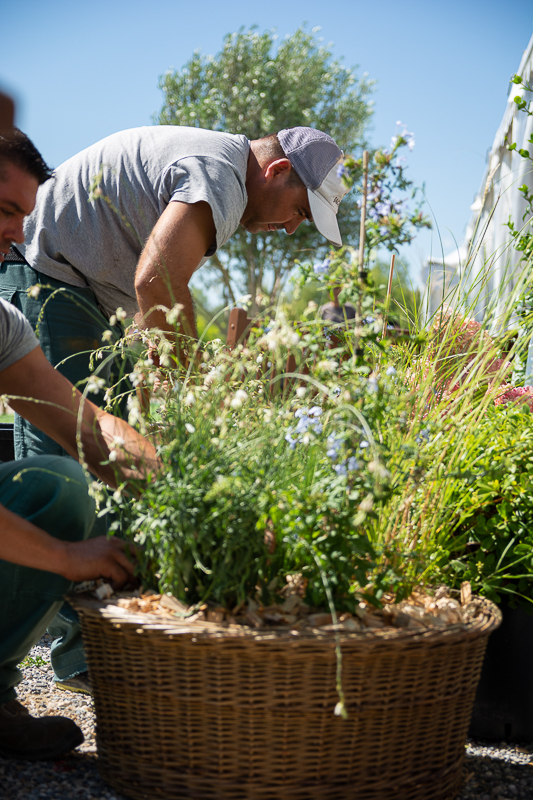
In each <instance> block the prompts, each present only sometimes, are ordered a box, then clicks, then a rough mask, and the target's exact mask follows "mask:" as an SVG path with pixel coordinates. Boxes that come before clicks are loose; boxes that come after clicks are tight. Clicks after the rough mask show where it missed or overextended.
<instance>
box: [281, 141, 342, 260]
mask: <svg viewBox="0 0 533 800" xmlns="http://www.w3.org/2000/svg"><path fill="white" fill-rule="evenodd" d="M278 139H279V143H280V145H281V147H282V148H283V152H284V153H285V155H286V156H287V158H288V159H289V161H290V162H291V164H292V166H293V167H294V169H295V170H296V173H297V174H298V176H299V177H300V178H301V180H302V181H303V182H304V184H305V185H306V186H307V194H308V196H309V206H310V208H311V214H312V215H313V220H314V223H315V225H316V226H317V228H318V230H319V231H320V233H321V234H322V236H324V237H325V238H326V239H327V240H328V241H330V242H331V243H332V244H334V245H335V247H340V246H341V245H342V239H341V234H340V231H339V225H338V222H337V211H338V210H339V204H340V202H341V200H342V198H343V197H344V195H345V194H346V192H347V191H348V189H347V187H346V186H345V185H344V183H343V181H342V177H341V176H340V175H339V174H338V172H339V166H340V164H341V163H342V160H343V158H344V153H343V152H342V150H341V149H340V147H339V146H338V145H337V143H336V142H335V140H334V139H332V138H331V136H328V134H327V133H322V131H317V130H316V129H315V128H303V127H299V128H284V129H283V130H282V131H279V133H278Z"/></svg>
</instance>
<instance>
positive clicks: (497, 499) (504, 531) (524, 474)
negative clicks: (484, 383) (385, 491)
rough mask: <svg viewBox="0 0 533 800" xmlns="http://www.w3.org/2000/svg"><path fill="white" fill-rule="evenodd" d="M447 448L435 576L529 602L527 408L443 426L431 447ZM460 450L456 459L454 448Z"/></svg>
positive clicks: (532, 506)
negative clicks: (447, 517)
mask: <svg viewBox="0 0 533 800" xmlns="http://www.w3.org/2000/svg"><path fill="white" fill-rule="evenodd" d="M444 445H445V446H446V448H447V457H446V458H445V459H444V461H443V469H444V470H445V471H446V472H447V474H448V480H449V484H450V487H449V488H450V490H449V491H448V493H447V497H446V500H447V503H449V505H450V507H451V508H453V522H452V526H451V528H450V531H449V536H448V537H447V538H446V539H444V540H443V543H442V544H443V553H444V552H446V555H447V557H446V559H444V560H442V558H441V564H440V570H441V577H442V578H443V579H444V580H445V582H446V583H448V584H449V585H452V586H455V587H456V588H459V586H460V583H461V581H464V580H467V581H470V583H471V584H472V589H473V590H474V591H475V592H478V593H481V594H484V595H485V596H487V597H489V598H490V599H492V600H495V601H497V602H498V601H499V599H500V596H501V595H502V594H510V595H511V596H513V595H515V594H519V595H522V596H524V597H527V598H529V600H530V601H533V587H532V584H531V580H532V577H533V502H532V497H533V426H532V425H531V412H530V410H529V406H527V405H523V406H518V407H516V406H513V405H509V406H496V407H492V408H491V407H489V408H488V409H487V413H486V414H485V415H484V416H483V417H482V418H480V419H479V420H478V421H477V423H476V425H475V426H473V425H468V424H467V423H466V420H465V421H462V424H458V425H456V426H453V427H451V428H449V429H448V431H447V433H446V437H445V439H444V440H443V439H440V441H438V443H437V442H435V443H434V444H433V445H432V447H433V449H434V448H435V447H438V448H442V447H443V446H444ZM458 451H460V452H461V460H460V462H458V460H457V453H458Z"/></svg>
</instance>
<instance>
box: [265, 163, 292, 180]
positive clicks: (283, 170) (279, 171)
mask: <svg viewBox="0 0 533 800" xmlns="http://www.w3.org/2000/svg"><path fill="white" fill-rule="evenodd" d="M290 171H291V162H290V161H289V159H288V158H277V159H276V160H275V161H271V162H270V164H268V165H267V166H266V167H265V180H266V181H271V180H274V179H275V178H278V177H281V176H285V177H288V176H289V173H290Z"/></svg>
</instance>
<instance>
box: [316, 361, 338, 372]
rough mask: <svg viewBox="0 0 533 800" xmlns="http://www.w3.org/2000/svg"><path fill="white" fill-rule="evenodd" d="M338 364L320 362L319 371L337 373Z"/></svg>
mask: <svg viewBox="0 0 533 800" xmlns="http://www.w3.org/2000/svg"><path fill="white" fill-rule="evenodd" d="M338 366H339V365H338V363H337V362H336V361H331V360H329V359H324V360H323V361H319V363H318V364H317V368H318V369H319V370H323V371H324V372H335V370H336V369H337V367H338Z"/></svg>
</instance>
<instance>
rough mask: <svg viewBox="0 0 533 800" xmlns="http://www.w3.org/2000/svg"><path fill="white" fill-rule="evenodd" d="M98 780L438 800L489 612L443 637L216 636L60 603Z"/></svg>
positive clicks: (195, 791)
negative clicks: (93, 727)
mask: <svg viewBox="0 0 533 800" xmlns="http://www.w3.org/2000/svg"><path fill="white" fill-rule="evenodd" d="M71 602H72V603H73V605H74V606H75V607H76V608H77V610H78V611H79V612H80V617H81V622H82V631H83V637H84V641H85V646H86V651H87V659H88V665H89V673H90V677H91V680H92V683H93V692H94V702H95V709H96V719H97V746H98V756H99V759H98V760H99V768H100V772H101V775H102V777H103V778H104V779H105V780H106V781H108V782H109V783H110V784H111V785H112V786H113V787H115V788H116V789H118V790H119V791H121V792H123V793H124V794H125V795H127V796H128V797H131V798H135V800H155V799H156V798H158V800H178V798H180V799H181V798H191V799H192V798H194V800H319V798H320V799H321V800H322V798H323V799H324V800H326V799H327V800H348V798H350V800H352V799H353V800H392V799H393V798H394V800H451V798H454V797H455V795H456V793H457V791H458V789H459V786H460V784H461V776H462V764H463V758H464V742H465V738H466V734H467V730H468V725H469V722H470V716H471V712H472V706H473V702H474V695H475V691H476V686H477V683H478V679H479V675H480V671H481V665H482V661H483V656H484V652H485V647H486V643H487V638H488V635H489V633H490V632H491V631H492V630H494V629H495V628H496V627H498V625H499V624H500V622H501V614H500V612H499V610H498V609H497V607H496V606H494V605H493V604H491V603H488V602H487V601H480V600H475V601H473V604H472V610H474V611H475V615H474V616H472V618H471V619H470V621H469V622H466V623H462V624H456V625H452V626H449V627H448V628H446V629H426V630H418V631H412V630H371V631H368V632H361V633H351V634H344V633H343V634H342V635H340V636H339V639H338V641H340V645H341V651H342V685H343V689H344V693H345V696H346V707H347V711H348V715H349V716H348V719H347V720H343V719H342V718H340V717H338V716H335V715H334V713H333V712H334V708H335V706H336V704H337V702H338V699H339V698H338V695H337V691H336V669H337V662H336V654H335V635H334V634H332V633H328V634H322V635H321V634H319V633H316V634H314V635H311V634H302V633H298V634H293V633H291V632H290V631H284V632H275V631H269V632H267V633H265V632H264V629H262V630H261V631H253V630H250V629H242V628H240V629H236V627H232V629H227V628H222V627H221V626H217V625H214V624H209V623H205V622H203V623H191V624H187V623H186V622H179V621H178V622H177V621H176V620H175V619H172V618H169V619H168V620H167V619H164V618H163V619H162V618H161V617H160V616H154V615H146V614H134V613H131V612H128V611H126V610H125V609H123V608H119V607H117V606H116V605H113V604H111V603H105V602H104V603H99V602H97V601H94V600H92V599H88V598H80V597H77V598H72V600H71Z"/></svg>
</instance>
